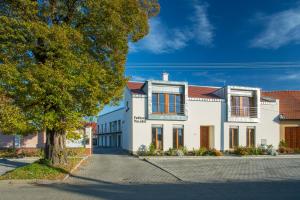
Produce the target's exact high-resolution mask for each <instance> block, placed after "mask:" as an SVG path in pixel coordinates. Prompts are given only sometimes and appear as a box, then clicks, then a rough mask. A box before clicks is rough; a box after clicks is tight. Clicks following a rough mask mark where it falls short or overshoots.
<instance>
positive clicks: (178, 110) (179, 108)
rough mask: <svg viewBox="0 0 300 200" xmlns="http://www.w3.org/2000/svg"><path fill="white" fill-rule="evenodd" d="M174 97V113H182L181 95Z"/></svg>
mask: <svg viewBox="0 0 300 200" xmlns="http://www.w3.org/2000/svg"><path fill="white" fill-rule="evenodd" d="M175 97H176V113H182V95H175Z"/></svg>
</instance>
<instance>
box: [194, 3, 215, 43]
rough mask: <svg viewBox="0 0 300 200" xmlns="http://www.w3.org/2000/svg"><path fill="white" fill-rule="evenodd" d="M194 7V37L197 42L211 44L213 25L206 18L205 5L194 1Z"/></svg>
mask: <svg viewBox="0 0 300 200" xmlns="http://www.w3.org/2000/svg"><path fill="white" fill-rule="evenodd" d="M194 8H195V17H194V18H193V22H194V30H193V33H194V37H195V39H196V41H197V42H198V43H199V44H201V45H205V46H211V45H212V42H213V37H214V27H213V25H212V24H211V23H210V21H209V19H208V14H207V5H205V4H200V3H196V4H195V5H194Z"/></svg>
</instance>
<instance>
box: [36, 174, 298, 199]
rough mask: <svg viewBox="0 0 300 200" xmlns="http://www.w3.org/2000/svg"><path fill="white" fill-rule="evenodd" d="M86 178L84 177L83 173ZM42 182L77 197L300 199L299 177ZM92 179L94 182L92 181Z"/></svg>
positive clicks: (48, 186)
mask: <svg viewBox="0 0 300 200" xmlns="http://www.w3.org/2000/svg"><path fill="white" fill-rule="evenodd" d="M80 178H83V177H80ZM84 179H85V180H88V182H82V183H77V184H75V183H60V184H49V185H47V184H39V186H41V187H47V188H51V189H52V190H57V191H59V192H67V193H69V194H70V195H74V196H77V197H83V198H84V197H85V198H87V199H90V198H97V199H98V198H99V199H100V198H101V199H130V200H134V199H220V200H221V199H222V200H224V199H246V200H248V199H249V200H250V199H256V200H258V199H263V200H265V199H272V200H274V199H275V200H276V199H278V200H279V199H280V200H282V199H292V198H293V199H299V198H300V181H276V182H274V181H273V182H223V183H185V182H179V183H124V184H121V183H111V182H105V181H101V180H94V179H90V178H84ZM91 181H92V182H91Z"/></svg>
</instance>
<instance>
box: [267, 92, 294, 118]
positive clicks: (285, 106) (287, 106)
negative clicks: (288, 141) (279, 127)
mask: <svg viewBox="0 0 300 200" xmlns="http://www.w3.org/2000/svg"><path fill="white" fill-rule="evenodd" d="M262 96H265V97H271V98H274V99H279V110H280V114H282V115H283V118H284V119H300V90H298V91H272V92H262Z"/></svg>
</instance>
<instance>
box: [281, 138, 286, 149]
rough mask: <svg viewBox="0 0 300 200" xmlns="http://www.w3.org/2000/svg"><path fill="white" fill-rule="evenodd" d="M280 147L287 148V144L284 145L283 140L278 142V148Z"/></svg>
mask: <svg viewBox="0 0 300 200" xmlns="http://www.w3.org/2000/svg"><path fill="white" fill-rule="evenodd" d="M280 147H287V144H286V142H285V141H284V140H280V142H279V148H280Z"/></svg>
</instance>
